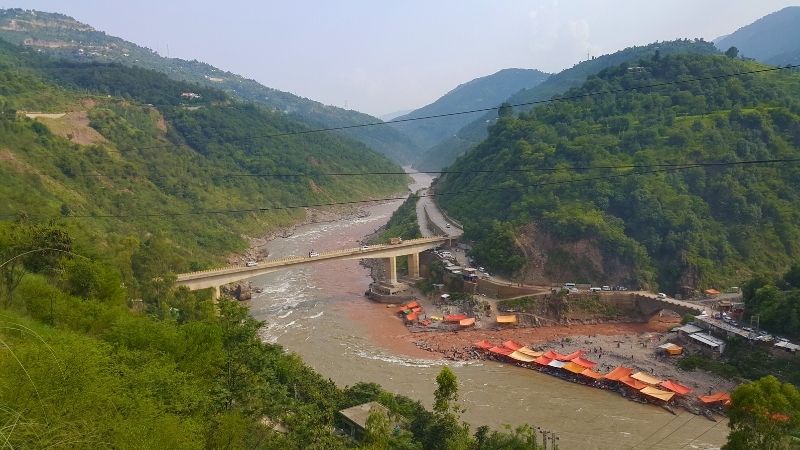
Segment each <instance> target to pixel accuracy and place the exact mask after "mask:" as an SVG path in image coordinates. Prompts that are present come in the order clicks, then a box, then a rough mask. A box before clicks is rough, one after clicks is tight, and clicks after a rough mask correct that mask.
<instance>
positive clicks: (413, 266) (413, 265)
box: [408, 253, 419, 278]
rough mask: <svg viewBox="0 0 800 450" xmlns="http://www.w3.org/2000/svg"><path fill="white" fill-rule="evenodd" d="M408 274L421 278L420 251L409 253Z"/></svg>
mask: <svg viewBox="0 0 800 450" xmlns="http://www.w3.org/2000/svg"><path fill="white" fill-rule="evenodd" d="M408 276H409V277H411V278H419V253H412V254H410V255H408Z"/></svg>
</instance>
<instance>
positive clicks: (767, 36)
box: [714, 6, 800, 65]
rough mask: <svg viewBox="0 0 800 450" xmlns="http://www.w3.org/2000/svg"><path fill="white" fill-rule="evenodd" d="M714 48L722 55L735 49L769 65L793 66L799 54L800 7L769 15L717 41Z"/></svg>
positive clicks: (740, 53) (784, 9) (788, 8)
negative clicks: (721, 52)
mask: <svg viewBox="0 0 800 450" xmlns="http://www.w3.org/2000/svg"><path fill="white" fill-rule="evenodd" d="M714 44H716V46H717V47H718V48H719V49H720V50H721V51H723V52H724V51H726V50H727V49H729V48H730V47H736V48H737V49H738V50H739V55H741V56H744V57H745V58H753V59H756V60H758V61H761V62H765V63H767V64H774V65H786V64H792V61H794V60H795V58H796V55H797V54H798V52H800V6H790V7H787V8H783V9H781V10H780V11H775V12H774V13H772V14H768V15H766V16H764V17H762V18H760V19H758V20H756V21H755V22H753V23H751V24H749V25H746V26H743V27H742V28H739V29H738V30H736V31H734V32H733V33H731V34H729V35H727V36H723V37H720V38H718V39H715V40H714ZM794 64H796V62H794Z"/></svg>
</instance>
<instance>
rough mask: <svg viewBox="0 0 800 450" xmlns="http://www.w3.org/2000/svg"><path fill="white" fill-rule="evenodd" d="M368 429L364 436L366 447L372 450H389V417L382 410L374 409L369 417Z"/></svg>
mask: <svg viewBox="0 0 800 450" xmlns="http://www.w3.org/2000/svg"><path fill="white" fill-rule="evenodd" d="M366 425H367V429H366V434H365V436H364V443H365V444H366V447H367V448H368V449H371V450H388V449H389V437H390V435H391V432H392V430H391V423H390V422H389V416H388V415H386V412H385V411H384V410H383V409H382V408H372V410H371V411H370V412H369V416H367V424H366Z"/></svg>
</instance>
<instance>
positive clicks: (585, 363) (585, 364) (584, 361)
mask: <svg viewBox="0 0 800 450" xmlns="http://www.w3.org/2000/svg"><path fill="white" fill-rule="evenodd" d="M572 362H574V363H575V364H578V365H580V366H583V367H584V368H586V369H591V368H593V367H594V366H596V365H597V363H596V362H594V361H589V360H588V359H584V358H583V357H582V356H578V357H577V358H575V359H573V360H572Z"/></svg>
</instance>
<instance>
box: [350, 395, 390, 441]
mask: <svg viewBox="0 0 800 450" xmlns="http://www.w3.org/2000/svg"><path fill="white" fill-rule="evenodd" d="M373 411H375V412H377V413H379V414H384V415H385V416H386V417H389V418H390V419H389V420H390V421H392V420H391V412H390V411H389V408H387V407H385V406H383V405H381V404H380V403H378V402H367V403H364V404H361V405H356V406H353V407H350V408H347V409H343V410H341V411H339V415H341V416H342V421H343V423H344V431H345V432H346V433H347V435H348V436H350V437H351V438H353V439H356V440H359V439H361V438H362V437H363V436H364V432H365V431H366V429H367V419H368V418H369V415H370V413H372V412H373ZM395 426H396V424H395V425H394V426H392V427H391V428H395Z"/></svg>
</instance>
